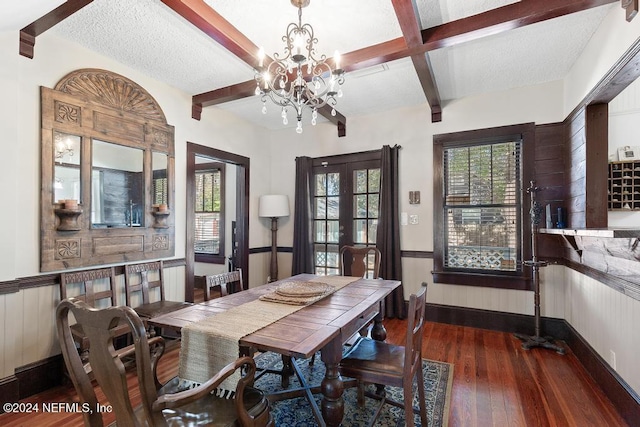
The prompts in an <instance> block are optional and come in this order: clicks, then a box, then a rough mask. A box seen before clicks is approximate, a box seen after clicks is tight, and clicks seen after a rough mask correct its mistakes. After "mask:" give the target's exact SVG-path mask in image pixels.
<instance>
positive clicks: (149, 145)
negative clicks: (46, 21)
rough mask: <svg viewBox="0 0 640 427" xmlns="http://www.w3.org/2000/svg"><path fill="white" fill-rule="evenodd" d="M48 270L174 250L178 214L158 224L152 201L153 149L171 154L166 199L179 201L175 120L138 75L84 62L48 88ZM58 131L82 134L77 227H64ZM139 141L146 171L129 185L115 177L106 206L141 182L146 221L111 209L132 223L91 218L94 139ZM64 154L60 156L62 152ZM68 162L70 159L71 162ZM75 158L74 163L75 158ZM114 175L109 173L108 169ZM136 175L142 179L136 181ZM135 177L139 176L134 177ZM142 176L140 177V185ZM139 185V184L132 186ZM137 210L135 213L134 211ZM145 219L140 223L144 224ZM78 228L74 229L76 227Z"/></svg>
mask: <svg viewBox="0 0 640 427" xmlns="http://www.w3.org/2000/svg"><path fill="white" fill-rule="evenodd" d="M41 116H42V128H41V149H42V150H41V164H42V173H41V197H40V205H41V222H40V235H41V267H40V270H41V271H53V270H63V269H67V268H78V267H85V266H92V265H103V264H111V263H119V262H125V261H138V260H145V259H152V258H154V259H157V258H166V257H171V256H173V255H174V253H175V224H174V215H172V214H169V215H168V216H167V218H166V220H164V221H163V224H162V225H163V227H162V228H160V227H154V224H155V225H157V223H158V222H157V221H156V220H155V216H154V214H155V212H154V207H153V198H152V191H153V190H152V189H153V185H152V184H153V182H152V181H153V171H152V152H160V153H164V154H166V155H167V160H168V161H167V166H166V167H167V179H168V194H167V201H168V204H169V207H170V209H169V210H168V212H171V207H172V206H173V205H174V203H175V202H174V182H175V157H174V155H175V154H174V153H175V151H174V150H175V148H174V128H173V126H171V125H169V124H167V123H166V119H165V115H164V113H163V112H162V109H161V108H160V106H159V105H158V103H157V102H156V101H155V99H153V97H152V96H151V95H150V94H149V93H148V92H147V91H146V90H144V89H143V88H142V87H141V86H139V85H138V84H136V83H135V82H133V81H131V80H129V79H127V78H126V77H123V76H121V75H118V74H115V73H111V72H109V71H105V70H97V69H82V70H77V71H74V72H72V73H70V74H68V75H67V76H65V77H63V78H62V79H61V80H60V82H58V84H56V86H55V88H54V89H49V88H45V87H42V88H41ZM55 133H63V134H68V135H73V136H75V137H77V138H78V140H79V141H81V142H80V150H79V151H80V153H77V154H76V153H74V156H79V157H74V158H75V159H78V158H80V161H79V166H78V165H75V168H76V169H75V170H78V169H79V176H80V183H79V186H80V189H79V200H80V203H79V204H78V206H77V209H78V210H77V211H75V212H74V213H75V215H74V216H77V219H76V224H77V227H66V228H67V230H64V229H63V228H65V227H61V226H60V223H61V215H63V214H68V210H67V209H65V206H64V205H63V204H61V203H60V201H58V200H54V199H55V188H54V186H55V185H56V183H55V182H54V181H55V179H54V178H56V176H57V175H56V166H59V165H60V164H59V163H56V156H55V155H54V154H55V152H56V151H57V148H56V146H55V144H56V141H54V134H55ZM94 139H95V140H100V141H105V142H108V143H111V144H116V145H121V146H126V147H133V148H137V149H140V150H142V152H143V172H130V173H128V176H127V177H126V181H127V182H128V184H127V186H124V185H116V184H117V183H118V182H120V181H121V180H118V179H110V180H109V184H111V185H105V188H104V189H103V195H104V199H102V200H103V202H104V203H105V206H103V207H102V208H103V209H106V210H113V207H112V206H113V205H109V203H110V202H109V198H110V197H111V198H112V197H115V195H117V194H122V193H123V192H127V191H129V188H128V187H131V188H133V187H135V191H136V195H139V194H140V191H142V192H143V193H144V196H143V197H141V199H142V200H144V202H143V206H142V205H140V208H139V211H140V215H141V216H142V217H141V218H140V221H138V222H135V223H134V221H132V220H129V219H128V217H126V215H125V214H126V213H125V212H119V213H118V212H112V213H114V215H115V216H114V217H113V218H115V219H114V220H113V221H112V222H116V223H123V222H124V223H126V221H129V222H130V226H129V227H121V228H103V227H98V224H95V225H94V226H92V220H91V216H92V215H91V212H92V209H93V206H92V205H91V203H92V192H93V191H95V190H94V189H92V171H93V170H94V169H92V166H93V165H92V141H93V140H94ZM57 161H58V162H60V160H59V159H57ZM67 166H68V167H69V165H67ZM71 166H73V165H71ZM104 175H106V176H110V175H109V174H108V173H107V174H104ZM133 181H136V182H133ZM132 183H133V184H132ZM134 184H135V185H134ZM131 191H133V190H131ZM129 216H131V215H129ZM138 224H140V225H141V226H137V225H138ZM70 228H73V229H70Z"/></svg>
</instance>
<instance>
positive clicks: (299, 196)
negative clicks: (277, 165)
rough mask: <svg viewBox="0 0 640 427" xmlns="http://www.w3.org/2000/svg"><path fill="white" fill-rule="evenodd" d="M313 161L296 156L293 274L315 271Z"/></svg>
mask: <svg viewBox="0 0 640 427" xmlns="http://www.w3.org/2000/svg"><path fill="white" fill-rule="evenodd" d="M312 171H313V169H312V161H311V158H310V157H297V158H296V190H295V202H294V205H295V206H294V213H293V263H292V265H291V274H292V275H295V274H301V273H313V239H312V234H311V233H312V230H313V227H312V226H311V220H312V216H311V194H312V189H313V187H312V184H313V180H312Z"/></svg>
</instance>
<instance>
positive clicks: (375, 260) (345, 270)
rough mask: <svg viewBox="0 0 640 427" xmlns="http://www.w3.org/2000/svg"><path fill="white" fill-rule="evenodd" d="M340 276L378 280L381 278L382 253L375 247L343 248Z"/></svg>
mask: <svg viewBox="0 0 640 427" xmlns="http://www.w3.org/2000/svg"><path fill="white" fill-rule="evenodd" d="M338 263H339V268H340V275H341V276H355V277H367V278H369V279H377V278H378V277H379V276H380V251H379V250H378V248H376V247H374V246H367V247H355V246H343V247H341V248H340V257H339V258H338Z"/></svg>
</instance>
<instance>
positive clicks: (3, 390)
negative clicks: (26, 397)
mask: <svg viewBox="0 0 640 427" xmlns="http://www.w3.org/2000/svg"><path fill="white" fill-rule="evenodd" d="M18 400H20V394H19V393H18V378H16V376H15V375H11V376H9V377H6V378H2V379H0V402H2V403H11V402H17V401H18ZM0 414H4V410H3V409H2V408H0Z"/></svg>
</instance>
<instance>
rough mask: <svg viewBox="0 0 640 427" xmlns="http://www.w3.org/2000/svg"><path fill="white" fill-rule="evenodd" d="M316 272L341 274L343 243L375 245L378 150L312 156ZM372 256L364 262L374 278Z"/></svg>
mask: <svg viewBox="0 0 640 427" xmlns="http://www.w3.org/2000/svg"><path fill="white" fill-rule="evenodd" d="M313 169H314V170H313V179H314V194H313V240H314V265H315V274H319V275H329V274H340V272H339V270H338V267H339V261H338V256H339V252H340V248H341V247H342V246H345V245H350V246H356V247H366V246H375V245H376V231H377V228H378V211H379V192H380V152H379V151H376V152H370V153H358V154H350V155H343V156H332V157H331V158H323V159H315V160H314V168H313ZM373 265H374V258H373V256H370V257H369V259H368V262H367V267H368V268H367V270H368V271H367V277H373Z"/></svg>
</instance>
